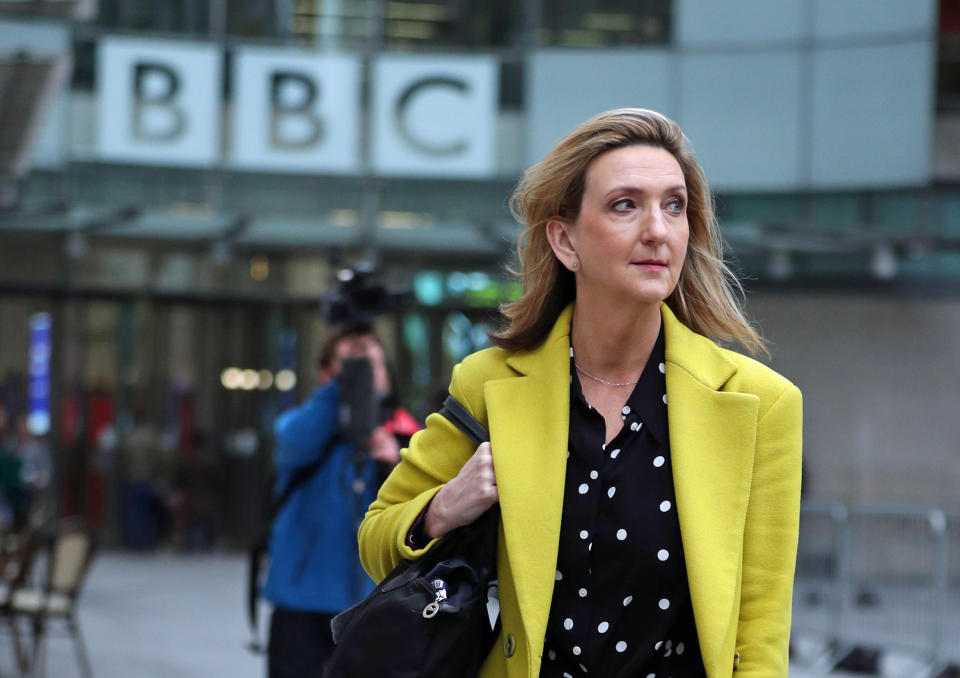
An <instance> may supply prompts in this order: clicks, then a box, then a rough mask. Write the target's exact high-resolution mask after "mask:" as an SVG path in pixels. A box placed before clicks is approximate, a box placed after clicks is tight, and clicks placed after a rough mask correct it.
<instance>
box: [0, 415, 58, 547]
mask: <svg viewBox="0 0 960 678" xmlns="http://www.w3.org/2000/svg"><path fill="white" fill-rule="evenodd" d="M52 468H53V467H52V463H51V460H50V448H49V446H48V445H47V442H46V441H45V440H44V439H43V438H41V437H39V436H35V435H34V434H33V433H31V432H30V428H29V426H28V425H27V417H26V415H24V414H21V415H19V416H18V417H17V418H16V426H15V430H14V431H10V430H9V423H8V417H7V414H6V410H4V409H3V408H2V407H0V493H2V497H3V502H4V506H3V513H4V519H3V522H4V523H5V524H6V525H7V526H9V527H11V528H13V529H14V530H18V529H20V528H22V527H25V526H26V525H27V524H28V521H29V522H30V524H32V525H36V524H35V523H34V520H36V521H37V522H38V523H42V522H43V521H44V520H45V519H46V518H47V517H48V513H49V506H48V500H49V497H48V492H47V490H48V488H49V486H50V475H51V472H52Z"/></svg>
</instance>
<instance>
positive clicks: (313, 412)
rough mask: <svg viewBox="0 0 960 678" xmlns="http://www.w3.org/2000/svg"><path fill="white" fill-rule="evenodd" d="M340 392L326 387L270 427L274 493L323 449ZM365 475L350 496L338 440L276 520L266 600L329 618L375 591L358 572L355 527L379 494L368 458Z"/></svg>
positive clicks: (348, 460) (345, 456)
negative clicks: (359, 489)
mask: <svg viewBox="0 0 960 678" xmlns="http://www.w3.org/2000/svg"><path fill="white" fill-rule="evenodd" d="M339 390H340V389H339V385H338V383H337V382H336V381H333V382H331V383H330V384H328V385H326V386H324V387H322V388H320V389H318V390H317V391H316V392H314V394H313V395H311V396H310V398H309V399H307V400H306V401H305V402H304V403H302V404H301V405H299V406H297V407H295V408H293V409H290V410H287V411H286V412H284V413H283V414H281V415H280V416H279V417H278V418H277V420H276V422H275V423H274V433H275V435H276V452H275V462H276V469H277V484H276V488H275V492H276V494H277V495H279V494H280V493H281V492H283V489H284V488H285V487H286V484H287V483H288V482H289V481H290V477H291V476H292V475H293V472H294V471H295V470H296V469H297V468H298V467H301V466H304V465H306V464H309V463H311V462H312V461H314V460H316V459H317V458H318V457H319V456H320V454H321V453H323V452H324V448H325V447H326V446H327V442H328V440H329V439H330V438H331V436H332V435H333V434H334V432H335V431H336V427H337V411H338V405H339ZM362 474H363V481H364V486H365V489H364V491H363V492H361V493H360V495H359V496H355V495H354V492H353V480H354V463H353V447H352V446H351V445H350V444H349V443H346V442H341V443H337V444H335V445H334V446H333V447H332V449H329V450H327V451H326V461H325V462H324V463H323V464H322V466H321V467H320V468H319V469H318V470H317V471H316V472H315V473H314V475H313V476H312V477H311V478H310V479H309V480H308V481H306V482H305V483H304V484H303V486H301V487H300V489H298V490H297V491H296V492H295V493H294V495H293V496H292V497H291V498H290V499H289V501H288V502H287V504H286V505H285V506H284V507H283V508H282V509H281V511H280V513H279V514H278V515H277V516H276V518H275V519H274V522H273V527H272V530H271V535H270V568H269V571H268V573H267V581H266V584H265V586H264V591H263V594H264V597H265V598H266V599H267V600H269V601H270V602H271V603H273V604H274V605H276V606H280V607H286V608H293V609H297V610H305V611H310V612H326V613H331V614H333V613H337V612H341V611H342V610H344V609H346V608H348V607H350V606H351V605H353V604H354V603H356V602H357V601H359V600H361V599H363V598H364V597H365V596H367V594H369V593H370V591H372V590H373V582H372V581H371V580H370V579H369V578H368V577H367V575H366V574H365V573H364V572H363V569H362V568H361V567H360V560H359V557H358V554H357V527H358V525H359V522H360V520H361V519H362V518H363V515H364V513H365V512H366V509H367V506H369V504H370V503H371V502H372V501H373V500H374V498H375V497H376V490H377V488H376V463H375V462H374V461H372V460H370V459H368V460H367V462H366V463H365V464H364V466H363V468H362ZM355 512H356V513H355Z"/></svg>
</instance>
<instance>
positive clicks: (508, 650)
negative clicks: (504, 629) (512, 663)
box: [503, 633, 517, 657]
mask: <svg viewBox="0 0 960 678" xmlns="http://www.w3.org/2000/svg"><path fill="white" fill-rule="evenodd" d="M516 651H517V639H516V638H514V637H513V634H512V633H508V634H507V637H506V638H504V640H503V654H504V656H506V657H512V656H513V653H514V652H516Z"/></svg>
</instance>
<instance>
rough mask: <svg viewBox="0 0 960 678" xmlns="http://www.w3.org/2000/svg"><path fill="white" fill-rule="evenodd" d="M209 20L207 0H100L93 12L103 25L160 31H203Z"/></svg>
mask: <svg viewBox="0 0 960 678" xmlns="http://www.w3.org/2000/svg"><path fill="white" fill-rule="evenodd" d="M209 20H210V0H164V2H150V0H100V6H99V11H98V13H97V24H99V25H100V26H103V27H105V28H121V29H126V30H137V31H156V32H160V33H192V34H198V35H205V34H206V33H207V32H208V31H209Z"/></svg>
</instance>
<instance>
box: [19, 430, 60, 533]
mask: <svg viewBox="0 0 960 678" xmlns="http://www.w3.org/2000/svg"><path fill="white" fill-rule="evenodd" d="M17 456H19V457H20V461H21V463H22V464H23V466H22V468H21V471H20V473H21V477H22V480H23V483H24V485H26V487H27V488H28V492H29V495H30V498H29V502H28V503H29V509H28V510H29V511H30V512H31V521H33V520H38V521H39V522H40V523H43V522H45V520H46V519H47V518H49V517H51V516H50V513H51V507H50V501H51V497H50V492H49V490H50V479H51V476H52V474H53V461H52V460H51V454H50V444H49V443H48V442H47V439H46V438H45V437H44V436H37V435H34V434H33V433H31V432H30V427H29V426H28V425H27V417H26V415H21V416H19V417H18V418H17Z"/></svg>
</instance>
